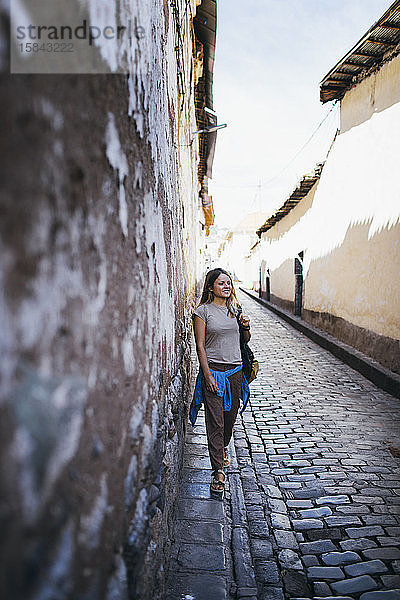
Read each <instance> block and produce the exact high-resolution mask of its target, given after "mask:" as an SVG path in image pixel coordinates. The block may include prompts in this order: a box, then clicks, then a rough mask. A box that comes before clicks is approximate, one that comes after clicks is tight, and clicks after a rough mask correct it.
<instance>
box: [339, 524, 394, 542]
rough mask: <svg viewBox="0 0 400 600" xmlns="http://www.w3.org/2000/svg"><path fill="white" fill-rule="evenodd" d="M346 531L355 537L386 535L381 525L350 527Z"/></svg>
mask: <svg viewBox="0 0 400 600" xmlns="http://www.w3.org/2000/svg"><path fill="white" fill-rule="evenodd" d="M346 533H347V535H348V536H349V537H351V538H353V539H357V538H363V537H375V536H377V535H385V532H384V531H383V529H382V527H381V526H380V525H369V526H366V527H349V528H348V529H346Z"/></svg>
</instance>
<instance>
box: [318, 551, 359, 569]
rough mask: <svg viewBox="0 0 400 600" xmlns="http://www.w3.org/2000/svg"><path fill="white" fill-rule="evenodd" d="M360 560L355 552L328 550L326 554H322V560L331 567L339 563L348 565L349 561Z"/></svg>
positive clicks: (339, 564)
mask: <svg viewBox="0 0 400 600" xmlns="http://www.w3.org/2000/svg"><path fill="white" fill-rule="evenodd" d="M358 560H361V558H360V557H359V555H358V554H356V553H355V552H350V551H349V552H328V554H323V555H322V562H324V563H325V564H326V565H329V566H331V567H337V566H341V565H348V564H349V563H354V562H357V561H358Z"/></svg>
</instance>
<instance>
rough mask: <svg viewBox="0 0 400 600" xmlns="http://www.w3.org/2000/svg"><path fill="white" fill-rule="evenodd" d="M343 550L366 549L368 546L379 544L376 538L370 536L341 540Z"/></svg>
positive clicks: (372, 546) (373, 546) (374, 546)
mask: <svg viewBox="0 0 400 600" xmlns="http://www.w3.org/2000/svg"><path fill="white" fill-rule="evenodd" d="M339 544H340V546H341V548H342V550H366V549H368V548H376V546H377V544H376V542H374V540H369V539H368V538H359V539H358V540H343V541H342V542H339Z"/></svg>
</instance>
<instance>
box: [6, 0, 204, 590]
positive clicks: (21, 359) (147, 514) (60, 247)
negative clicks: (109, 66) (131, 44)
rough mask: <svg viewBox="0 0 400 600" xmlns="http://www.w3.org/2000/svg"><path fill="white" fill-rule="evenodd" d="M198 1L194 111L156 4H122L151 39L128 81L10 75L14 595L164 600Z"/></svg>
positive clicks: (185, 285)
mask: <svg viewBox="0 0 400 600" xmlns="http://www.w3.org/2000/svg"><path fill="white" fill-rule="evenodd" d="M195 4H196V2H195V1H194V0H193V1H192V2H191V3H190V7H188V6H186V2H183V1H182V2H180V3H178V5H179V7H180V10H181V17H182V21H181V27H182V31H181V34H182V39H183V40H184V44H186V45H188V47H189V48H190V50H189V51H188V52H187V56H190V61H189V60H187V61H186V62H185V63H184V67H185V77H186V81H187V82H190V85H189V87H187V88H186V89H187V92H188V97H187V98H185V103H184V108H183V109H182V108H181V106H182V95H180V93H179V92H180V90H179V89H178V87H177V65H176V50H175V47H176V42H175V28H174V18H173V15H172V12H171V11H170V6H169V4H167V3H166V2H162V1H161V0H152V1H151V2H144V1H142V0H140V1H139V0H137V1H136V2H133V3H129V5H128V4H123V3H121V5H119V4H118V6H120V8H121V10H124V11H125V14H124V15H123V16H124V18H126V19H127V18H131V19H132V20H133V21H135V19H136V20H137V21H139V22H140V24H141V25H142V26H143V28H144V30H145V32H146V35H145V37H144V39H143V40H141V41H140V43H139V42H137V47H136V48H131V52H132V55H131V61H132V62H131V72H130V75H129V76H125V75H92V76H83V75H81V76H74V75H67V76H65V75H64V76H58V75H46V76H23V75H18V76H10V75H7V74H4V73H3V74H2V75H1V79H2V95H1V99H0V110H1V114H2V117H3V119H2V126H1V127H2V130H1V135H0V156H1V161H2V170H3V176H2V178H3V179H2V183H3V185H2V193H1V209H0V210H1V219H0V234H1V240H0V275H1V288H0V315H1V317H0V318H1V323H2V335H1V336H0V338H1V339H0V346H1V357H2V359H1V387H0V400H1V401H0V412H1V415H0V440H1V470H0V478H1V481H0V485H1V488H2V497H1V505H0V518H1V522H2V525H1V530H2V536H1V540H0V549H1V550H0V552H1V557H0V563H1V578H0V595H1V597H4V598H10V599H11V598H12V600H45V599H47V600H62V599H67V598H68V599H71V598H73V599H74V600H80V599H82V600H83V599H85V600H101V599H103V598H107V600H114V599H117V598H118V600H124V599H125V598H128V597H129V598H141V600H146V599H150V598H151V599H156V598H161V597H162V593H163V576H164V573H163V568H164V563H165V558H166V557H167V555H168V546H169V533H170V530H171V524H172V521H173V516H174V501H175V494H176V480H177V476H178V471H179V464H180V459H181V452H182V440H183V435H184V429H185V422H186V409H187V405H186V404H187V401H188V394H187V392H188V386H189V379H190V328H191V321H190V307H191V301H192V299H193V297H194V287H195V281H196V266H195V256H196V253H197V252H198V249H199V244H200V240H199V235H198V226H197V223H198V197H197V177H196V161H197V153H196V146H195V145H191V146H190V145H189V144H188V139H187V136H188V133H187V132H190V131H193V130H194V129H195V125H196V124H195V121H194V108H193V86H194V84H195V77H194V73H195V71H196V69H197V68H198V65H197V64H196V63H195V64H193V62H192V58H191V57H192V53H191V48H192V38H191V28H190V12H191V11H192V13H193V12H195ZM102 5H104V6H103V8H105V7H106V5H107V10H108V11H110V10H111V11H113V10H114V11H115V10H116V6H117V3H116V2H113V1H112V0H107V1H106V0H102V2H100V0H99V2H97V4H96V8H97V9H99V10H100V9H101V6H102ZM185 7H186V8H190V10H187V11H186V13H184V10H185ZM106 55H107V57H108V58H107V60H110V61H111V62H112V60H114V59H115V54H113V53H112V52H111V53H108V54H106ZM113 57H114V58H113Z"/></svg>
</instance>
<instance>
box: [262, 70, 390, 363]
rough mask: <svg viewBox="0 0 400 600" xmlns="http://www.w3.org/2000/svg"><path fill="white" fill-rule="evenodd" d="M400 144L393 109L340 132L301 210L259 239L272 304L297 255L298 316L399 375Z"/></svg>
mask: <svg viewBox="0 0 400 600" xmlns="http://www.w3.org/2000/svg"><path fill="white" fill-rule="evenodd" d="M389 66H390V65H387V68H389ZM361 85H362V83H361V84H360V86H361ZM382 85H383V84H382ZM387 85H389V84H387ZM356 89H357V88H355V89H354V90H352V91H355V90H356ZM389 91H390V90H389ZM389 91H388V94H389ZM349 93H350V92H349ZM399 140H400V103H399V102H397V103H395V104H393V105H391V106H390V107H388V108H387V109H386V110H382V111H380V112H374V114H373V115H372V117H371V118H370V119H369V120H368V121H364V122H362V123H361V124H359V125H358V126H357V127H355V126H354V127H352V128H351V129H350V130H348V131H347V132H345V133H341V135H339V136H338V137H337V139H336V141H335V144H334V145H333V147H332V150H331V152H330V154H329V157H328V159H327V162H326V164H325V166H324V170H323V172H322V175H321V179H320V182H319V184H318V186H316V189H315V194H314V199H313V201H312V204H310V205H309V207H308V210H305V211H302V214H297V215H296V212H295V211H296V210H298V209H301V207H302V203H300V205H299V206H297V207H296V208H295V209H293V210H292V211H291V212H290V213H289V215H287V216H286V217H285V218H284V219H282V221H281V222H279V223H277V224H276V225H275V226H274V227H273V228H272V229H271V230H269V231H268V232H266V233H265V234H264V235H263V237H262V242H261V245H260V246H261V247H260V250H259V252H260V256H261V257H262V260H264V261H265V264H266V266H267V267H268V268H269V269H270V272H271V299H272V300H273V301H275V302H276V303H280V304H281V305H285V304H286V306H290V305H288V304H287V302H288V301H293V299H294V289H295V286H294V275H293V271H292V269H290V268H289V265H290V263H291V264H293V258H294V257H295V256H296V254H297V253H298V252H300V251H304V261H303V263H304V278H305V279H304V296H303V298H304V300H303V306H304V313H303V317H304V318H305V319H306V320H308V321H310V322H312V323H314V324H315V325H317V326H318V327H321V328H322V329H325V330H326V331H328V332H329V333H331V334H332V335H334V336H336V337H337V338H338V339H340V340H342V341H344V342H345V343H348V344H350V345H353V346H354V347H356V348H358V349H359V350H361V351H362V352H364V353H365V354H367V355H368V356H371V357H372V358H374V359H376V360H378V361H379V362H380V363H382V364H383V365H385V366H386V367H388V368H390V369H392V370H394V371H399V370H400V359H399V356H400V353H399V343H400V342H399V340H400V320H399V302H400V287H399V282H400V243H399V241H400V240H399V227H400V226H399V219H400V208H399V202H398V198H399V193H400V179H399V176H398V156H399V150H400V146H399ZM289 217H290V219H289Z"/></svg>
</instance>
